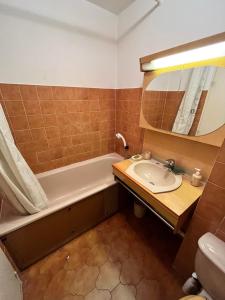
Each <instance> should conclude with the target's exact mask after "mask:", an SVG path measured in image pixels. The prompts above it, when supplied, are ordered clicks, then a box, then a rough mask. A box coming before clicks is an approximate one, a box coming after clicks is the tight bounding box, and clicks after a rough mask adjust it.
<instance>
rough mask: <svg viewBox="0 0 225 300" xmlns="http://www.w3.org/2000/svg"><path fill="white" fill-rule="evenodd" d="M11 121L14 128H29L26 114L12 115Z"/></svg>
mask: <svg viewBox="0 0 225 300" xmlns="http://www.w3.org/2000/svg"><path fill="white" fill-rule="evenodd" d="M10 121H11V124H12V128H13V129H14V130H22V129H28V128H29V125H28V121H27V118H26V117H24V116H16V117H10Z"/></svg>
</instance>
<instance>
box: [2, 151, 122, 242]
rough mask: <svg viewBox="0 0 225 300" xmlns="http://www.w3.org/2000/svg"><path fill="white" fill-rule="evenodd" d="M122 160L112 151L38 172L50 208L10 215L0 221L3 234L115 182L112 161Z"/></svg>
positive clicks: (80, 199)
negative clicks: (34, 212)
mask: <svg viewBox="0 0 225 300" xmlns="http://www.w3.org/2000/svg"><path fill="white" fill-rule="evenodd" d="M122 159H123V158H122V157H121V156H120V155H118V154H117V153H111V154H107V155H103V156H99V157H96V158H93V159H89V160H86V161H82V162H79V163H74V164H71V165H68V166H65V167H61V168H58V169H54V170H51V171H47V172H43V173H40V174H37V175H36V176H37V178H38V180H39V182H40V184H41V185H42V187H43V189H44V191H45V193H46V195H47V198H48V201H49V203H48V208H46V209H44V210H42V211H40V212H38V213H36V214H33V215H27V216H21V215H15V214H14V215H8V216H7V217H5V218H4V219H3V220H2V221H1V222H0V237H1V236H4V235H6V234H8V233H10V232H12V231H15V230H17V229H19V228H21V227H23V226H25V225H28V224H30V223H32V222H34V221H37V220H39V219H41V218H43V217H45V216H48V215H50V214H52V213H54V212H56V211H58V210H61V209H63V208H65V207H67V206H70V205H71V204H74V203H76V202H78V201H82V199H85V198H87V197H89V196H91V195H93V194H96V193H98V192H100V191H102V190H104V189H106V188H108V187H110V186H112V185H114V184H115V181H114V177H113V175H112V164H113V163H115V162H118V161H120V160H122Z"/></svg>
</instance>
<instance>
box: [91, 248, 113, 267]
mask: <svg viewBox="0 0 225 300" xmlns="http://www.w3.org/2000/svg"><path fill="white" fill-rule="evenodd" d="M108 253H109V246H106V245H104V244H96V245H95V246H94V247H93V248H92V249H91V250H90V251H89V252H88V255H87V260H86V263H87V265H89V266H101V265H103V264H104V263H105V262H106V261H107V259H108Z"/></svg>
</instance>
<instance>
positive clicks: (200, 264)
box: [180, 232, 225, 300]
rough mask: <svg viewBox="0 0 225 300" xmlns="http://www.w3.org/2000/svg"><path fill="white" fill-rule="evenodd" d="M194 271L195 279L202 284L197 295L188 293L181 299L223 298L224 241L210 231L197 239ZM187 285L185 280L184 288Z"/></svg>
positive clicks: (224, 280)
mask: <svg viewBox="0 0 225 300" xmlns="http://www.w3.org/2000/svg"><path fill="white" fill-rule="evenodd" d="M195 272H196V274H197V280H198V281H199V282H200V284H201V286H202V289H201V291H200V292H199V293H198V295H189V296H186V297H183V298H181V299H183V300H184V299H185V300H198V299H199V300H200V299H207V300H224V299H225V242H223V241H221V240H220V239H218V238H217V237H216V236H215V235H213V234H212V233H209V232H208V233H206V234H204V235H203V236H202V237H201V238H200V239H199V240H198V251H197V253H196V256H195ZM193 281H195V279H193V280H192V282H193ZM184 286H185V285H184ZM187 286H188V284H187V282H186V286H185V288H187ZM181 299H180V300H181Z"/></svg>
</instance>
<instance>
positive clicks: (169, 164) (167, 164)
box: [164, 158, 175, 171]
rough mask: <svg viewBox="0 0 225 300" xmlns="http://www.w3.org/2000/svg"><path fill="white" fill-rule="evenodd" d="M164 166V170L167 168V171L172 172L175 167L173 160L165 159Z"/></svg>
mask: <svg viewBox="0 0 225 300" xmlns="http://www.w3.org/2000/svg"><path fill="white" fill-rule="evenodd" d="M164 166H165V167H166V168H168V170H171V171H173V169H174V167H175V160H174V159H172V158H169V159H167V160H166V161H165V164H164Z"/></svg>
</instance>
